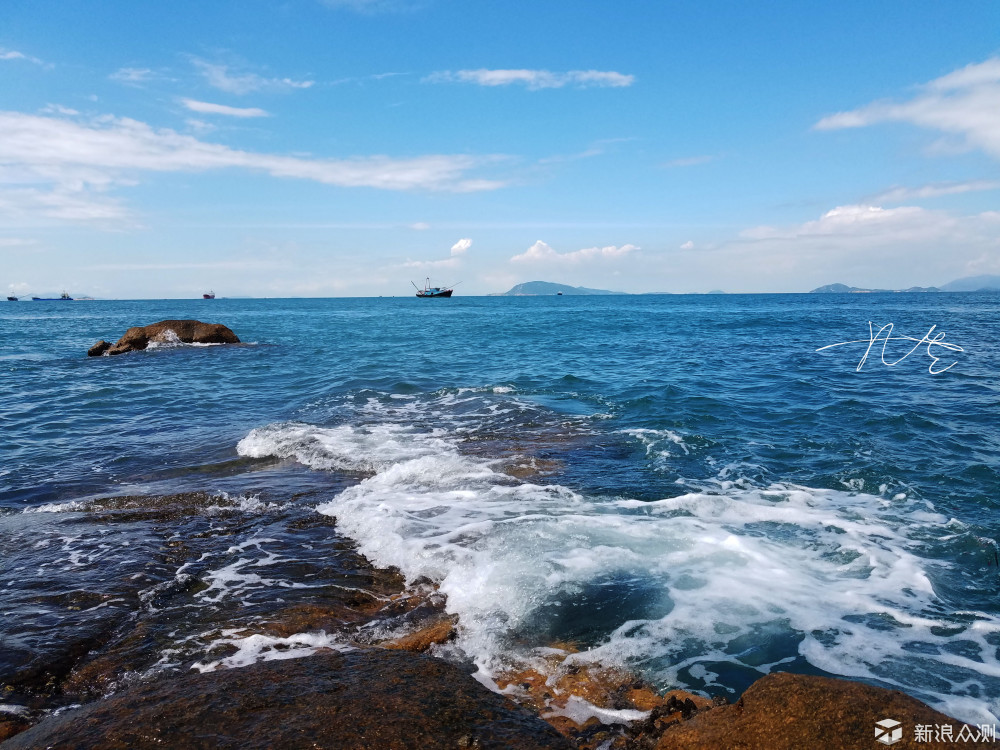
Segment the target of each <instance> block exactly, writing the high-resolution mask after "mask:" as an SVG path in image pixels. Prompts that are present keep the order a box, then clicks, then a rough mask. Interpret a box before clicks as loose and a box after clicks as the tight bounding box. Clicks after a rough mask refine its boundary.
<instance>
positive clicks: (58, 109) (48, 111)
mask: <svg viewBox="0 0 1000 750" xmlns="http://www.w3.org/2000/svg"><path fill="white" fill-rule="evenodd" d="M39 112H41V113H42V114H43V115H66V116H68V117H75V116H76V115H78V114H80V113H79V112H77V111H76V110H75V109H70V108H69V107H64V106H63V105H61V104H46V105H45V106H44V107H42V108H41V109H40V110H39Z"/></svg>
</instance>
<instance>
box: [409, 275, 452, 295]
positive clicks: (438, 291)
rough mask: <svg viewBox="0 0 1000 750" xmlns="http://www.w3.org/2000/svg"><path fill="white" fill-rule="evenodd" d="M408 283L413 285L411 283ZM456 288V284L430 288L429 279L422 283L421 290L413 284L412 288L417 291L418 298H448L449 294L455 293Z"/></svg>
mask: <svg viewBox="0 0 1000 750" xmlns="http://www.w3.org/2000/svg"><path fill="white" fill-rule="evenodd" d="M410 283H411V284H413V282H412V281H411V282H410ZM456 286H458V284H455V285H454V286H431V280H430V278H428V279H427V280H426V281H425V282H424V288H423V289H421V288H420V287H418V286H417V285H416V284H413V288H414V289H416V290H417V296H418V297H450V296H451V293H452V292H453V291H455V287H456Z"/></svg>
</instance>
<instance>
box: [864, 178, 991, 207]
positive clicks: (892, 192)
mask: <svg viewBox="0 0 1000 750" xmlns="http://www.w3.org/2000/svg"><path fill="white" fill-rule="evenodd" d="M998 189H1000V182H996V181H993V180H970V181H969V182H938V183H933V184H930V185H921V186H920V187H915V188H908V187H894V188H890V189H889V190H886V191H885V192H883V193H879V194H878V195H875V196H872V197H871V198H869V199H868V201H869V202H871V203H901V202H902V201H908V200H913V199H914V198H936V197H938V196H941V195H959V194H961V193H972V192H976V191H980V190H998Z"/></svg>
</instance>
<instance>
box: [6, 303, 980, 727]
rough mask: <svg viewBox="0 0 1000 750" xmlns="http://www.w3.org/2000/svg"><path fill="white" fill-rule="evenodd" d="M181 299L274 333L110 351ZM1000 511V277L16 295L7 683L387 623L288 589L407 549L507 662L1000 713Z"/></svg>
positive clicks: (730, 694) (403, 562)
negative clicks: (577, 291) (828, 689)
mask: <svg viewBox="0 0 1000 750" xmlns="http://www.w3.org/2000/svg"><path fill="white" fill-rule="evenodd" d="M181 318H195V319H199V320H204V321H209V322H219V323H224V324H225V325H227V326H229V327H230V328H231V329H232V330H233V331H234V332H235V333H236V334H237V335H238V336H239V337H240V339H241V340H242V341H243V342H244V343H242V344H239V345H218V346H197V345H183V344H176V343H175V344H161V345H157V346H154V347H151V348H150V349H147V350H146V351H143V352H137V353H132V354H127V355H122V356H117V357H95V358H88V357H87V356H86V352H87V349H88V348H89V347H90V346H91V345H92V344H94V343H95V342H96V341H97V340H99V339H102V338H103V339H107V340H110V341H114V340H116V339H117V338H118V337H119V336H121V335H122V334H123V333H124V332H125V330H126V329H127V328H129V327H130V326H133V325H143V324H148V323H153V322H157V321H160V320H164V319H181ZM887 339H888V340H887ZM834 344H837V346H831V345H834ZM866 355H867V356H866ZM165 497H166V498H174V499H173V500H167V501H164V500H163V498H165ZM178 498H179V499H178ZM998 540H1000V294H989V293H966V294H958V293H940V294H930V293H928V294H879V293H875V294H768V295H721V294H720V295H627V296H568V295H567V296H546V297H503V296H500V297H471V296H468V297H462V296H456V297H453V298H451V299H417V298H415V297H413V296H400V297H394V298H392V297H384V298H357V299H216V300H213V301H205V300H190V301H185V300H163V301H150V300H146V301H87V302H81V301H76V302H28V303H25V302H19V303H8V304H6V305H4V306H3V307H2V308H0V684H4V685H7V686H8V689H7V690H5V691H0V710H2V711H6V712H8V713H17V712H19V711H27V710H28V709H27V708H25V706H26V705H27V702H28V700H29V698H31V696H36V697H37V696H38V695H41V694H43V693H45V691H46V689H47V688H48V693H45V694H46V695H47V696H48V698H47V699H46V700H48V703H47V704H46V710H53V709H56V708H57V707H58V703H59V701H60V700H61V699H60V697H59V696H60V694H65V695H69V694H70V692H72V691H69V692H67V691H62V693H60V691H59V690H54V689H53V686H54V685H56V684H57V683H60V681H63V682H65V681H66V680H68V679H71V678H72V676H73V675H75V674H79V672H80V669H81V665H84V664H87V663H94V659H96V658H98V657H102V658H103V656H102V655H104V656H108V655H109V654H110V655H114V654H117V657H115V658H116V659H117V660H115V659H111V661H105V662H104V663H105V667H103V669H104V670H105V674H104V681H103V682H102V683H101V685H103V688H102V689H104V690H106V691H107V692H114V691H115V690H120V689H123V686H125V685H127V684H128V683H129V681H130V680H142V679H154V678H155V677H156V675H158V674H161V673H164V672H172V673H185V672H191V671H199V670H200V671H206V670H210V669H216V668H220V667H240V666H243V665H246V664H251V663H253V662H254V661H257V660H259V659H268V658H288V657H293V656H303V655H308V654H309V653H312V652H313V651H315V650H316V649H318V648H341V649H346V648H351V647H353V646H352V645H351V644H352V643H356V642H357V640H358V638H359V637H360V635H359V631H358V628H361V627H364V628H367V629H369V630H378V628H379V627H380V625H379V623H378V622H372V621H371V620H370V619H369V620H366V621H365V622H364V624H363V626H361V625H358V626H357V627H356V629H355V632H353V633H348V630H349V626H351V627H353V626H352V625H351V623H352V622H353V620H352V619H351V616H349V615H346V614H345V615H344V617H343V618H342V620H343V622H344V628H343V629H341V630H339V631H338V630H337V629H336V628H331V627H324V628H317V627H315V626H314V625H312V626H311V625H310V624H309V623H308V622H305V621H303V622H304V624H303V625H302V626H301V629H300V630H296V628H295V627H292V626H290V625H288V626H286V627H285V628H284V630H281V631H280V632H278V631H275V630H274V628H271V629H270V630H268V629H266V628H262V625H261V624H262V623H267V622H270V621H271V620H272V619H273V616H274V613H275V612H279V611H287V610H288V608H289V607H294V606H300V605H303V603H312V604H315V603H316V602H318V601H327V600H329V599H330V598H331V597H333V598H336V597H338V596H339V597H340V598H339V599H337V601H339V602H342V603H344V607H346V608H350V607H356V608H358V610H359V611H360V610H365V611H368V612H370V611H371V606H369V605H370V604H371V602H379V601H383V600H385V599H386V598H387V597H388V596H389V594H388V593H387V592H388V588H387V586H388V584H387V583H386V581H388V580H389V579H390V578H392V577H393V576H395V579H397V580H398V585H399V586H402V587H403V588H404V589H405V588H406V587H410V588H412V589H414V590H416V589H418V588H420V587H423V589H424V590H425V591H426V590H432V591H433V592H434V596H435V597H437V600H438V601H439V602H440V606H441V607H443V609H444V611H445V612H447V613H448V615H450V616H452V617H453V619H455V621H456V622H457V625H456V638H455V640H454V641H453V642H451V643H449V644H446V645H443V646H441V647H436V649H435V653H436V654H437V655H439V656H440V657H441V658H446V659H452V660H456V661H459V662H462V663H464V664H466V665H468V666H469V669H470V671H474V672H475V674H476V676H477V678H478V679H480V680H481V681H482V682H484V684H487V685H494V686H495V680H496V679H497V676H498V675H500V674H501V673H504V672H509V671H510V670H512V669H517V668H519V667H522V666H525V665H532V664H534V665H535V666H536V667H537V666H538V665H539V664H544V663H547V662H545V660H546V659H549V658H550V657H551V655H552V654H556V653H558V654H562V655H563V656H565V659H566V663H570V662H571V663H572V664H573V665H576V666H600V667H614V668H621V669H623V670H628V671H630V672H633V673H635V674H636V675H638V676H639V677H641V678H642V679H644V680H647V681H649V682H650V683H652V684H653V685H655V686H656V687H657V688H658V689H660V690H666V689H671V688H684V689H687V690H692V691H696V692H699V693H703V694H705V695H709V696H723V697H725V698H727V699H728V700H735V699H736V698H738V696H739V695H740V694H741V693H742V691H743V690H745V689H746V688H747V686H749V685H750V684H751V683H752V682H753V681H754V680H756V679H758V678H759V677H761V676H762V675H763V674H766V673H769V672H774V671H787V672H799V673H808V674H819V675H831V676H838V677H845V678H850V679H854V680H861V681H863V682H866V683H870V684H873V685H879V686H883V687H887V688H895V689H899V690H902V691H903V692H905V693H907V694H909V695H912V696H914V697H916V698H918V699H920V700H923V701H925V702H927V703H929V704H931V705H932V706H934V707H936V708H938V709H939V710H942V711H944V712H945V713H948V714H950V715H952V716H955V717H957V718H960V719H962V720H966V721H969V722H973V723H976V724H982V723H1000V555H998ZM380 576H381V577H380ZM366 607H367V609H365V608H366ZM297 611H299V610H297ZM345 611H346V609H345ZM269 618H270V619H269ZM358 622H360V620H358ZM397 624H398V623H397ZM386 627H388V626H386ZM567 644H570V645H571V647H570V646H567ZM108 658H110V656H109V657H108ZM88 660H89V661H88ZM109 664H111V665H113V666H107V665H109ZM91 683H92V684H93V677H92V678H91ZM62 700H64V702H65V701H66V700H69V698H63V699H62ZM73 700H76V698H74V699H73Z"/></svg>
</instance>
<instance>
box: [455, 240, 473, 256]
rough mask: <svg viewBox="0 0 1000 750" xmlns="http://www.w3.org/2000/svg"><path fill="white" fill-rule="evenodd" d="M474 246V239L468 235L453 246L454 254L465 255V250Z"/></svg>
mask: <svg viewBox="0 0 1000 750" xmlns="http://www.w3.org/2000/svg"><path fill="white" fill-rule="evenodd" d="M470 247H472V240H470V239H468V238H467V237H466V238H464V239H461V240H459V241H458V242H456V243H455V244H454V245H452V246H451V254H452V255H464V254H465V251H466V250H468V249H469V248H470Z"/></svg>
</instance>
